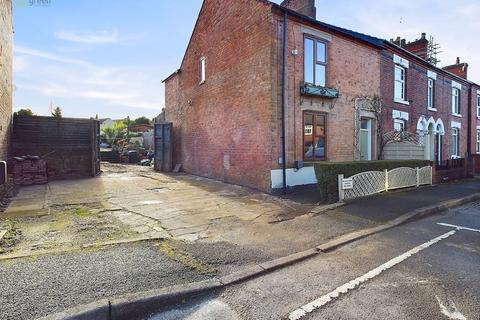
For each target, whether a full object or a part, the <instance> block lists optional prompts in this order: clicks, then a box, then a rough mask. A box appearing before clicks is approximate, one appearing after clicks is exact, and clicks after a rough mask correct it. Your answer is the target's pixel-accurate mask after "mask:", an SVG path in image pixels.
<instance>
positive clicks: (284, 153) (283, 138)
mask: <svg viewBox="0 0 480 320" xmlns="http://www.w3.org/2000/svg"><path fill="white" fill-rule="evenodd" d="M282 54H283V62H282V173H283V193H284V194H286V193H287V159H286V153H287V152H286V150H285V149H286V147H285V100H286V99H285V98H286V97H285V78H286V75H285V74H286V63H287V11H284V13H283V53H282Z"/></svg>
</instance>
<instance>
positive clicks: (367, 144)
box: [360, 118, 372, 160]
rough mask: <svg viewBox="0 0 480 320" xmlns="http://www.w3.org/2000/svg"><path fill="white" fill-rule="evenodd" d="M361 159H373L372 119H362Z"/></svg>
mask: <svg viewBox="0 0 480 320" xmlns="http://www.w3.org/2000/svg"><path fill="white" fill-rule="evenodd" d="M360 122H361V123H360V160H372V120H371V119H368V118H362V119H361V120H360Z"/></svg>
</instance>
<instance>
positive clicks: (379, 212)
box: [338, 179, 480, 222]
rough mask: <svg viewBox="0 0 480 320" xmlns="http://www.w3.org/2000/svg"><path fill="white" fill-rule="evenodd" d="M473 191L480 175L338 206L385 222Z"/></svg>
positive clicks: (350, 212) (341, 209)
mask: <svg viewBox="0 0 480 320" xmlns="http://www.w3.org/2000/svg"><path fill="white" fill-rule="evenodd" d="M476 192H480V179H469V180H464V181H453V182H450V183H445V184H440V185H435V186H427V187H422V188H418V189H408V190H404V191H394V192H388V193H383V194H380V195H377V196H372V197H366V198H362V199H357V200H354V201H352V202H350V203H347V204H346V205H345V206H343V207H341V208H339V209H338V210H339V211H341V212H344V213H346V214H349V215H352V216H356V217H359V218H362V219H367V220H371V221H377V222H386V221H389V220H393V219H395V218H398V217H400V216H401V215H403V214H405V213H407V212H410V211H413V210H415V209H417V208H422V207H428V206H432V205H436V204H438V203H440V202H443V201H448V200H452V199H458V198H462V197H466V196H469V195H471V194H473V193H476Z"/></svg>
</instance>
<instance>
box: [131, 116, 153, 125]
mask: <svg viewBox="0 0 480 320" xmlns="http://www.w3.org/2000/svg"><path fill="white" fill-rule="evenodd" d="M133 124H134V125H135V124H150V119H148V118H147V117H139V118H137V119H135V120H134V121H133Z"/></svg>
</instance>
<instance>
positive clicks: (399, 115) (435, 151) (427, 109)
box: [381, 33, 480, 162]
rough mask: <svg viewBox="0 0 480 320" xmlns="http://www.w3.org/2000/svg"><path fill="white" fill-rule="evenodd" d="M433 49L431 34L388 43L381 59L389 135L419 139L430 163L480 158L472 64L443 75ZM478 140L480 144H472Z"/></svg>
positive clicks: (385, 125) (449, 69)
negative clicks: (405, 134) (470, 76)
mask: <svg viewBox="0 0 480 320" xmlns="http://www.w3.org/2000/svg"><path fill="white" fill-rule="evenodd" d="M428 45H429V41H428V40H427V39H426V35H425V33H423V34H422V35H421V38H420V39H418V40H416V41H414V42H411V43H407V42H406V41H405V40H403V39H399V38H397V40H395V41H390V42H385V50H383V51H382V55H381V79H382V80H381V97H382V106H383V131H384V132H391V131H394V130H396V131H402V130H405V131H407V132H412V133H417V134H418V135H419V136H420V138H421V140H422V141H423V147H424V150H423V151H424V159H427V160H431V161H435V162H440V161H441V160H445V159H451V158H460V157H465V155H466V154H471V153H472V152H473V153H475V152H477V151H476V139H477V137H476V129H475V130H473V129H472V128H473V127H475V128H476V126H477V125H478V124H477V114H476V113H477V104H478V103H479V102H480V101H478V102H477V100H478V99H477V90H478V86H477V85H476V84H474V83H473V82H471V81H469V80H468V79H467V71H468V64H466V63H460V59H457V63H456V64H454V65H451V66H447V67H444V68H443V69H441V68H438V67H436V66H435V63H433V62H434V61H432V59H434V57H433V56H429V52H428ZM472 113H473V114H472ZM473 120H474V121H473ZM472 135H473V136H474V137H475V139H474V140H475V141H470V139H471V137H472ZM479 137H480V136H479Z"/></svg>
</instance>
